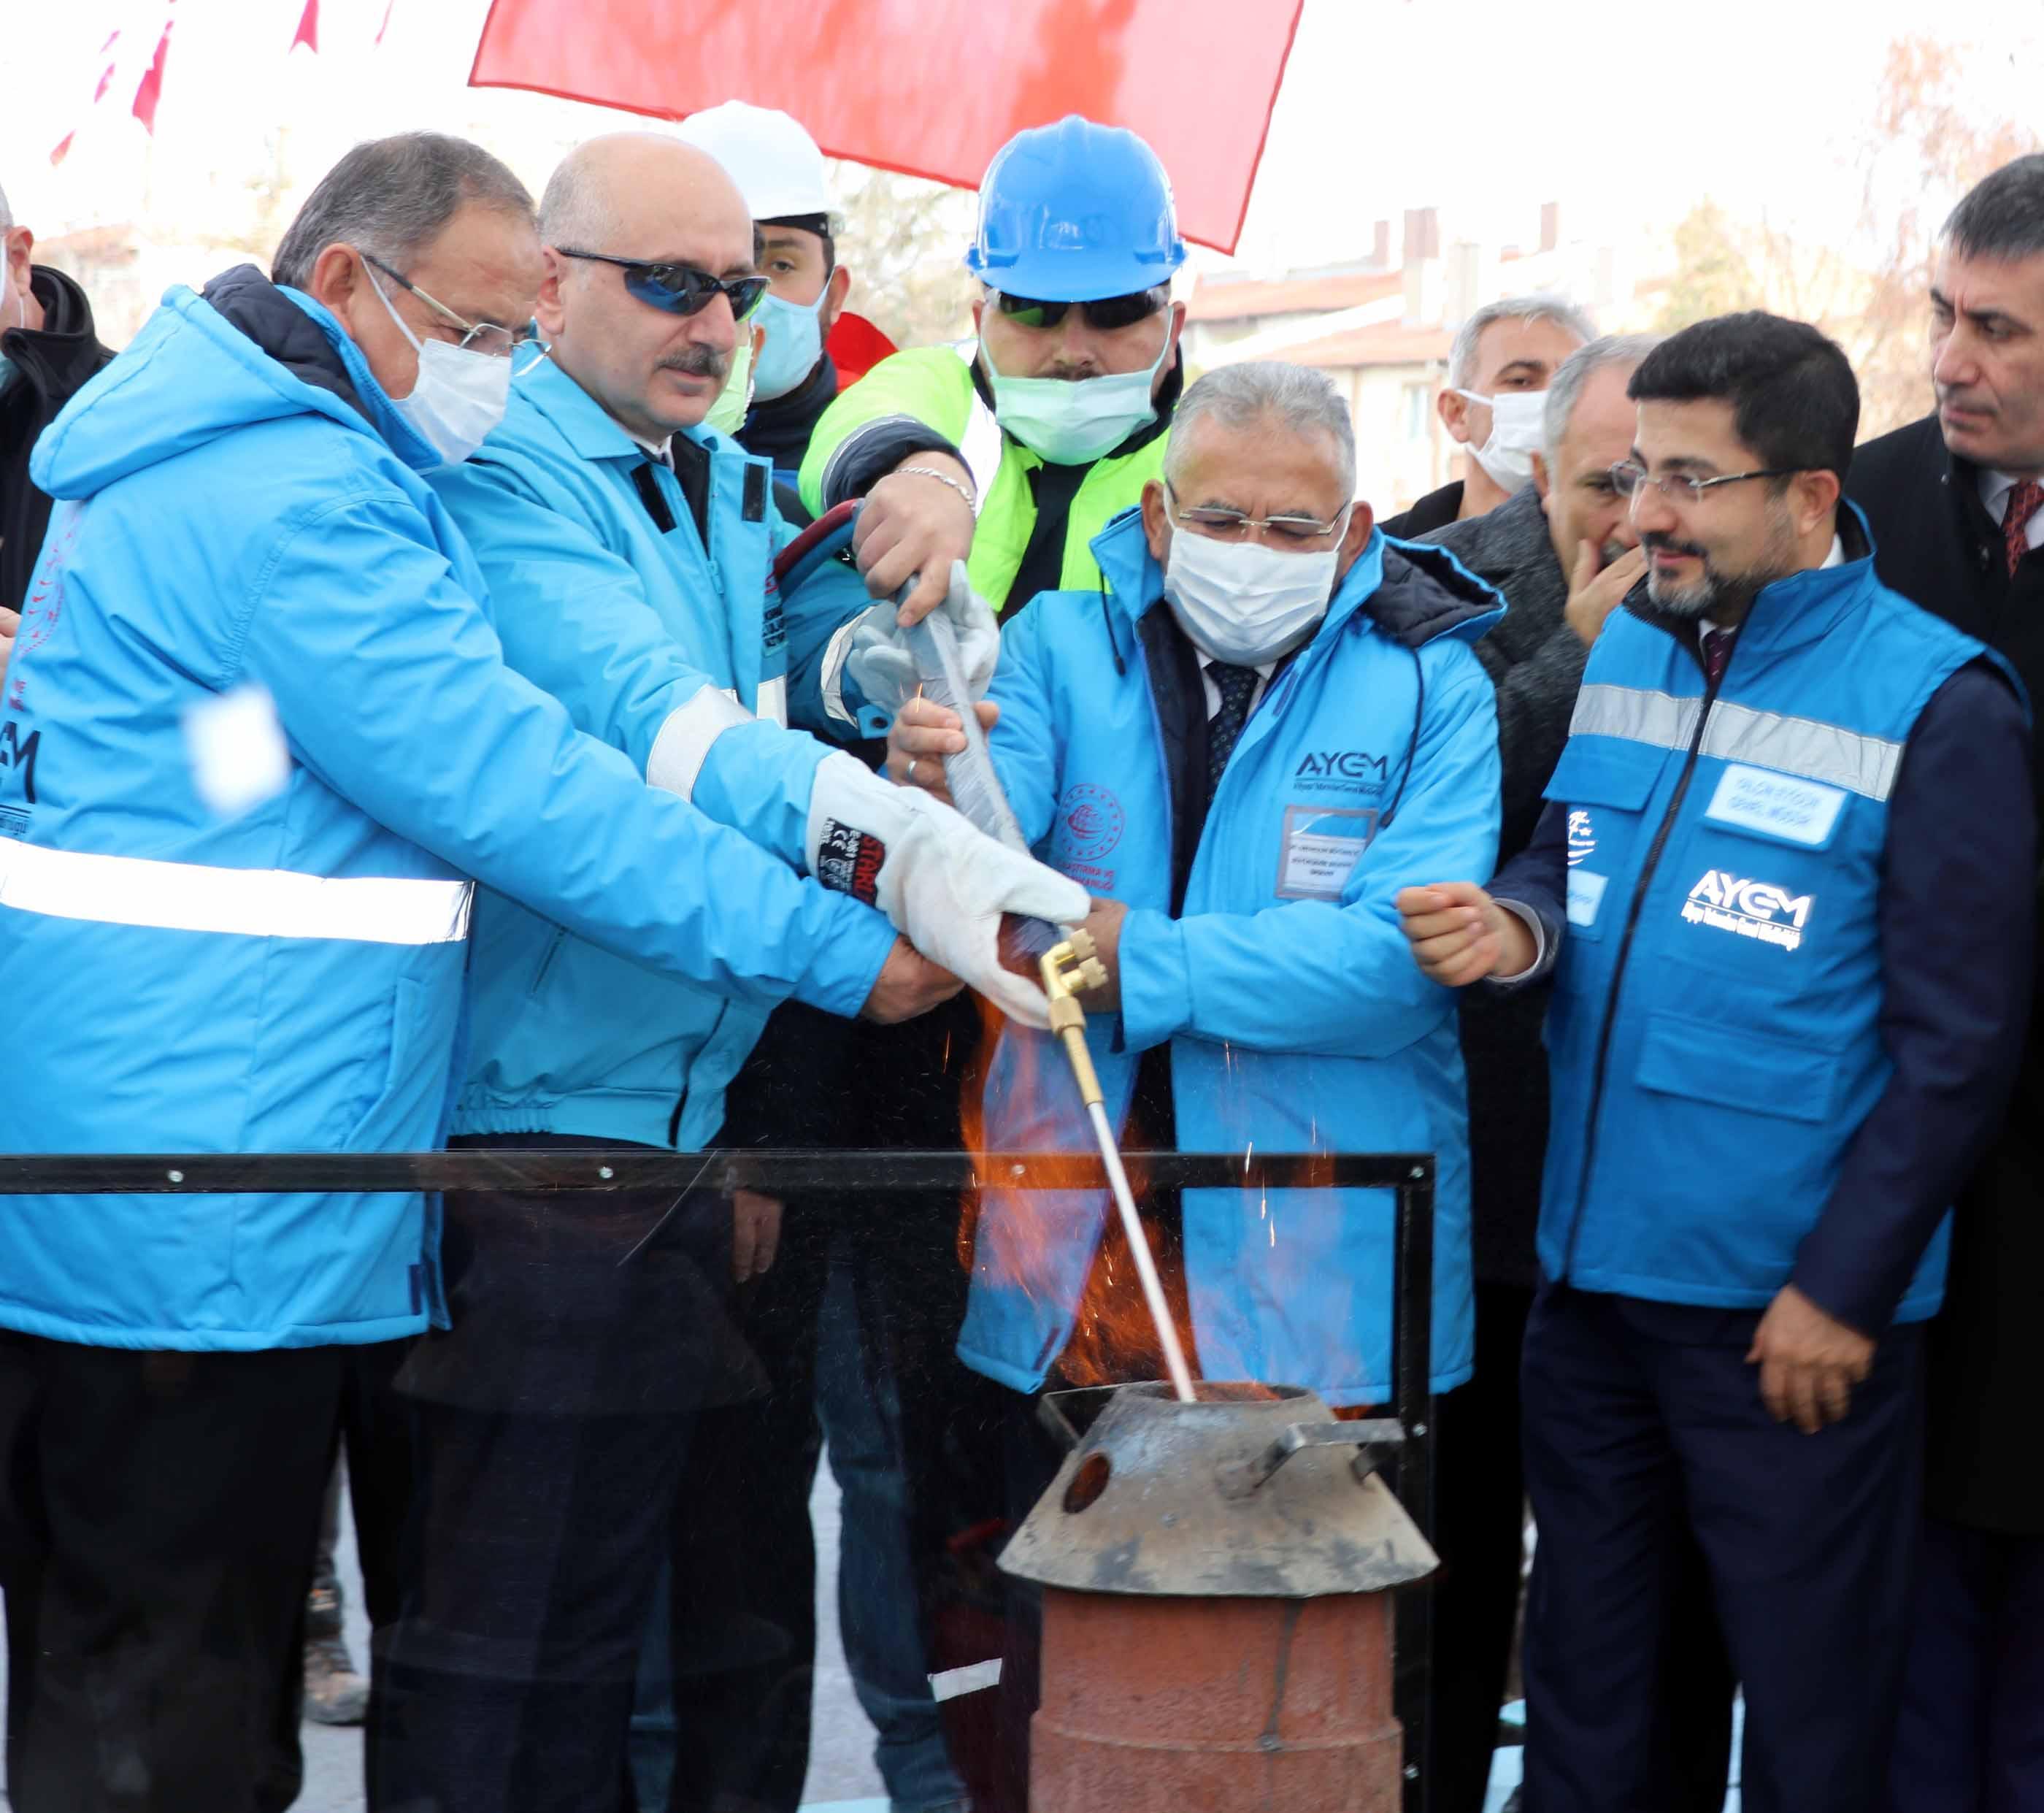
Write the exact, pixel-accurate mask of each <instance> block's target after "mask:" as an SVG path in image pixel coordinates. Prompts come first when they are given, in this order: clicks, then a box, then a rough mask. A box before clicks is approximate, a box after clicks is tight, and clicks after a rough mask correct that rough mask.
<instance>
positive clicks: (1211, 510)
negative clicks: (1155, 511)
mask: <svg viewBox="0 0 2044 1813" xmlns="http://www.w3.org/2000/svg"><path fill="white" fill-rule="evenodd" d="M1164 501H1165V502H1166V503H1167V504H1168V505H1170V510H1171V520H1172V521H1173V522H1181V523H1183V524H1184V525H1185V526H1186V527H1187V528H1189V529H1198V530H1199V531H1200V533H1201V534H1203V535H1210V536H1212V537H1213V538H1214V540H1216V541H1247V540H1249V539H1250V538H1251V537H1265V536H1267V537H1270V539H1271V540H1272V541H1275V542H1277V544H1278V545H1280V546H1285V545H1296V546H1298V547H1304V546H1305V545H1307V544H1308V542H1312V541H1325V540H1326V539H1327V537H1329V536H1331V535H1338V534H1339V533H1341V531H1342V530H1343V529H1345V528H1347V526H1348V519H1349V514H1350V511H1352V510H1354V508H1355V506H1354V504H1353V503H1347V504H1344V505H1343V506H1342V510H1341V514H1339V516H1337V517H1335V519H1334V520H1333V521H1332V522H1320V521H1318V520H1317V519H1316V518H1313V517H1310V516H1251V515H1250V514H1249V513H1248V512H1247V510H1226V509H1223V508H1221V507H1220V506H1217V505H1211V504H1199V505H1196V506H1194V507H1193V509H1191V510H1181V509H1180V508H1179V507H1178V493H1177V492H1176V491H1174V490H1172V488H1171V481H1170V479H1166V480H1165V481H1164Z"/></svg>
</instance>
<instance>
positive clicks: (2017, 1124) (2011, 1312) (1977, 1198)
mask: <svg viewBox="0 0 2044 1813" xmlns="http://www.w3.org/2000/svg"><path fill="white" fill-rule="evenodd" d="M1979 483H1980V474H1979V471H1978V469H1977V468H1975V467H1973V465H1971V464H1969V463H1968V462H1967V461H1965V460H1958V459H1955V458H1954V456H1952V455H1951V454H1950V452H1947V451H1946V447H1945V441H1944V436H1943V434H1942V432H1941V431H1940V429H1939V428H1938V419H1937V417H1936V416H1935V415H1934V414H1933V415H1930V416H1927V417H1925V418H1923V421H1917V422H1912V423H1911V424H1910V425H1909V426H1908V427H1907V428H1900V429H1896V431H1895V432H1894V433H1892V434H1885V435H1883V436H1881V438H1880V439H1879V440H1877V441H1869V442H1868V443H1867V445H1865V446H1864V447H1862V448H1860V449H1859V450H1858V452H1856V453H1855V454H1854V456H1853V464H1852V472H1851V474H1850V477H1849V478H1848V479H1847V481H1846V495H1847V496H1849V497H1850V498H1852V499H1853V501H1854V502H1855V503H1857V504H1858V506H1860V508H1861V510H1865V512H1866V515H1867V520H1868V522H1869V524H1870V525H1872V527H1873V538H1874V542H1875V553H1874V568H1875V570H1876V571H1877V572H1878V573H1879V574H1880V575H1881V578H1882V579H1884V580H1885V582H1886V583H1888V584H1889V585H1891V586H1892V587H1894V588H1895V589H1896V591H1899V592H1900V593H1902V594H1903V595H1904V596H1905V597H1907V598H1910V599H1914V600H1915V602H1917V603H1918V604H1919V605H1921V606H1923V608H1924V609H1925V610H1929V611H1931V612H1934V614H1936V615H1938V616H1939V617H1942V618H1945V619H1946V621H1947V622H1950V623H1954V624H1956V625H1957V626H1958V627H1959V628H1960V629H1963V630H1965V631H1966V632H1967V633H1969V635H1973V636H1977V637H1979V638H1980V639H1981V641H1984V642H1985V643H1986V644H1988V646H1989V647H1991V648H1992V649H1996V650H1997V651H1999V652H2000V653H2001V654H2002V655H2003V656H2004V657H2005V658H2006V659H2007V660H2008V662H2009V664H2010V665H2011V666H2012V667H2013V668H2015V671H2016V672H2017V674H2018V675H2019V676H2020V677H2021V679H2022V680H2023V685H2024V686H2025V687H2027V689H2028V690H2029V693H2030V702H2031V710H2032V712H2033V713H2034V711H2035V710H2037V709H2038V705H2039V703H2040V702H2044V553H2039V552H2034V551H2033V552H2031V553H2030V554H2028V555H2027V556H2025V557H2024V558H2023V560H2021V561H2020V562H2019V564H2017V567H2016V570H2015V576H2014V577H2013V578H2012V579H2011V577H2010V575H2009V572H2008V565H2007V562H2006V560H2005V557H2004V553H2003V551H2002V540H2001V527H2000V524H1999V523H1997V522H1996V521H1995V520H1994V518H1992V516H1991V515H1989V514H1988V510H1987V506H1985V505H1984V504H1983V503H1982V502H1981V499H1980V488H1979ZM2038 754H2039V751H2038V744H2037V742H2036V741H2035V740H2034V739H2033V741H2032V744H2031V773H2032V775H2033V776H2038V773H2039V763H2038ZM1954 935H1960V934H1958V928H1957V927H1956V926H1955V927H1954ZM2040 1008H2044V1000H2040V999H2037V998H2035V997H2033V1000H2032V1003H2031V1022H2030V1041H2029V1045H2028V1047H2027V1049H2026V1051H2025V1053H2024V1055H2023V1070H2022V1073H2021V1075H2020V1076H2019V1079H2018V1081H2017V1084H2016V1089H2015V1105H2014V1107H2013V1108H2012V1109H2011V1112H2010V1114H2009V1118H2008V1126H2007V1127H2006V1128H2005V1130H2004V1132H2003V1134H2002V1136H2001V1137H2000V1140H1999V1141H1997V1142H1996V1145H1995V1147H1994V1149H1992V1151H1991V1152H1990V1153H1988V1157H1987V1160H1986V1161H1985V1162H1984V1164H1982V1166H1981V1170H1980V1173H1979V1175H1978V1176H1977V1178H1976V1179H1975V1180H1974V1182H1973V1186H1972V1187H1970V1188H1969V1190H1968V1191H1967V1192H1966V1194H1965V1196H1964V1197H1963V1198H1962V1199H1961V1202H1960V1204H1959V1213H1958V1220H1957V1222H1956V1223H1955V1225H1954V1229H1953V1238H1952V1261H1951V1269H1950V1282H1949V1284H1947V1286H1946V1303H1945V1310H1944V1313H1943V1314H1942V1315H1941V1316H1939V1318H1938V1320H1937V1322H1935V1323H1934V1325H1933V1327H1932V1330H1931V1383H1930V1399H1929V1417H1928V1423H1929V1430H1930V1470H1929V1476H1928V1486H1929V1496H1930V1506H1931V1511H1932V1512H1933V1513H1934V1515H1938V1516H1939V1517H1943V1518H1946V1519H1950V1520H1951V1521H1953V1522H1958V1523H1964V1524H1967V1525H1970V1526H1974V1527H1977V1528H1980V1529H1986V1530H2006V1531H2013V1532H2017V1533H2020V1534H2028V1535H2044V1443H2040V1442H2038V1440H2037V1406H2038V1397H2039V1395H2040V1394H2044V1314H2040V1313H2039V1307H2038V1306H2039V1303H2040V1301H2044V1297H2040V1292H2044V1012H2040V1011H2039V1010H2040Z"/></svg>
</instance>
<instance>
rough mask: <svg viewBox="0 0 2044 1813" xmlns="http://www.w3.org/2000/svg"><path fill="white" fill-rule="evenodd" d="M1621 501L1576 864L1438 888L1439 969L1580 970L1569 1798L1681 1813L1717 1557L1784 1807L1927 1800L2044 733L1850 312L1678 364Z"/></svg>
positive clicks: (1564, 1737) (1550, 1367)
mask: <svg viewBox="0 0 2044 1813" xmlns="http://www.w3.org/2000/svg"><path fill="white" fill-rule="evenodd" d="M1628 394H1629V395H1631V397H1632V398H1634V400H1635V402H1637V404H1638V405H1639V423H1638V429H1637V433H1636V437H1635V442H1634V446H1633V452H1632V456H1631V460H1628V461H1627V463H1626V464H1623V465H1621V466H1619V467H1618V468H1616V469H1615V471H1614V472H1613V474H1612V476H1613V479H1614V480H1615V481H1616V483H1619V485H1620V486H1621V487H1622V488H1623V490H1624V491H1626V492H1627V494H1628V495H1630V496H1631V498H1632V511H1633V522H1634V524H1635V527H1636V528H1637V529H1638V531H1639V538H1640V542H1641V545H1642V546H1643V547H1644V548H1645V549H1646V551H1647V556H1648V566H1647V576H1646V587H1645V595H1644V596H1642V595H1640V594H1639V593H1638V592H1635V593H1634V594H1633V595H1631V597H1630V598H1629V599H1627V603H1626V606H1625V608H1624V609H1623V610H1619V611H1618V612H1616V614H1614V615H1613V616H1612V618H1611V619H1610V621H1609V622H1608V624H1607V625H1606V626H1605V629H1604V633H1603V634H1602V636H1601V637H1600V638H1599V640H1598V641H1597V643H1596V647H1595V649H1593V652H1592V653H1591V656H1590V661H1589V670H1588V672H1587V673H1586V674H1585V677H1584V684H1583V688H1582V691H1581V696H1580V699H1579V701H1578V703H1577V707H1576V711H1575V716H1574V720H1573V725H1572V727H1571V733H1570V736H1569V741H1568V744H1567V745H1566V748H1565V749H1563V751H1562V757H1561V760H1560V763H1559V764H1558V766H1557V768H1556V769H1555V771H1554V778H1553V780H1552V781H1551V782H1550V784H1549V786H1548V787H1547V789H1546V793H1547V798H1548V800H1549V802H1550V803H1549V805H1548V807H1547V810H1546V814H1545V815H1544V817H1543V820H1542V824H1541V828H1540V830H1539V833H1538V834H1537V835H1536V837H1535V841H1534V843H1533V845H1531V848H1530V849H1528V850H1527V852H1526V853H1525V854H1524V855H1523V856H1521V857H1520V858H1519V859H1517V860H1515V861H1514V862H1512V864H1509V865H1508V867H1507V868H1506V869H1505V870H1504V872H1503V873H1502V874H1501V875H1500V876H1498V877H1497V879H1496V880H1495V881H1494V882H1493V883H1492V884H1491V886H1490V888H1489V891H1487V892H1486V891H1485V890H1484V889H1482V888H1479V887H1475V886H1473V884H1470V883H1448V884H1445V885H1437V886H1434V887H1416V888H1413V889H1412V890H1409V891H1408V892H1407V893H1406V894H1405V895H1403V896H1402V897H1401V899H1400V906H1401V909H1402V910H1404V913H1405V914H1406V915H1407V930H1408V935H1409V936H1410V937H1411V938H1412V941H1413V945H1414V949H1415V953H1416V957H1417V958H1418V960H1419V964H1420V968H1422V970H1423V972H1425V973H1427V975H1429V976H1434V977H1435V978H1436V979H1438V980H1441V981H1443V982H1447V983H1450V984H1454V985H1458V986H1459V985H1462V984H1466V983H1470V982H1472V981H1475V980H1478V979H1480V978H1481V977H1484V976H1496V977H1500V978H1504V979H1512V980H1529V979H1532V978H1535V977H1539V976H1544V975H1549V974H1551V976H1552V977H1553V981H1554V1000H1553V1005H1552V1007H1550V1010H1549V1014H1548V1021H1547V1046H1548V1051H1549V1053H1550V1058H1551V1060H1552V1072H1553V1103H1554V1108H1553V1117H1552V1130H1551V1134H1550V1142H1549V1145H1548V1153H1547V1165H1546V1177H1545V1181H1544V1184H1543V1199H1542V1204H1541V1218H1540V1230H1539V1254H1540V1265H1541V1271H1542V1273H1543V1280H1544V1281H1543V1286H1542V1289H1541V1293H1540V1295H1539V1298H1538V1299H1537V1300H1536V1302H1535V1306H1534V1309H1533V1312H1532V1316H1531V1321H1530V1322H1529V1324H1528V1326H1527V1336H1526V1347H1525V1366H1524V1403H1525V1418H1526V1476H1527V1491H1528V1493H1529V1495H1531V1499H1532V1503H1533V1509H1534V1513H1535V1517H1536V1518H1537V1519H1538V1520H1539V1529H1540V1542H1539V1550H1538V1553H1537V1557H1536V1559H1535V1565H1534V1575H1533V1584H1532V1591H1531V1599H1530V1601H1529V1603H1528V1607H1527V1630H1526V1657H1525V1667H1526V1685H1527V1748H1526V1790H1525V1800H1526V1809H1527V1813H1605V1810H1609V1813H1619V1810H1620V1809H1626V1810H1628V1813H1629V1810H1631V1809H1635V1808H1639V1807H1658V1806H1662V1805H1666V1804H1669V1803H1671V1802H1672V1801H1673V1799H1674V1798H1675V1795H1674V1791H1673V1784H1670V1783H1668V1782H1666V1781H1662V1780H1655V1779H1654V1776H1653V1770H1652V1763H1653V1759H1654V1757H1655V1755H1656V1754H1657V1750H1656V1746H1654V1744H1653V1742H1651V1738H1652V1734H1653V1733H1654V1730H1656V1728H1657V1726H1658V1724H1659V1723H1661V1721H1662V1718H1663V1716H1664V1709H1662V1707H1658V1705H1657V1704H1656V1703H1655V1699H1656V1686H1657V1684H1658V1683H1659V1682H1661V1681H1662V1680H1665V1679H1666V1671H1665V1670H1664V1669H1662V1667H1661V1666H1659V1657H1660V1656H1661V1653H1662V1646H1663V1645H1664V1644H1665V1643H1666V1642H1667V1641H1669V1635H1670V1630H1669V1622H1668V1613H1669V1588H1670V1585H1671V1583H1672V1582H1673V1580H1674V1578H1675V1577H1676V1574H1677V1566H1676V1561H1677V1554H1678V1553H1679V1550H1680V1548H1681V1545H1682V1544H1683V1542H1684V1541H1685V1538H1684V1532H1685V1529H1686V1530H1688V1531H1690V1532H1693V1535H1694V1539H1695V1541H1696V1543H1697V1544H1698V1545H1700V1548H1701V1549H1702V1550H1703V1553H1704V1559H1705V1562H1706V1564H1707V1565H1708V1568H1709V1570H1710V1572H1711V1576H1712V1583H1713V1586H1714V1588H1715V1596H1716V1601H1717V1607H1718V1612H1719V1619H1720V1622H1722V1624H1723V1631H1724V1636H1725V1639H1726V1643H1727V1649H1728V1650H1729V1652H1730V1654H1731V1660H1732V1663H1733V1666H1734V1668H1735V1671H1736V1673H1737V1674H1738V1676H1739V1680H1740V1681H1741V1682H1742V1684H1743V1686H1744V1689H1745V1694H1746V1742H1745V1755H1744V1759H1743V1764H1742V1774H1741V1782H1742V1792H1743V1794H1744V1796H1745V1804H1746V1807H1748V1808H1750V1809H1751V1810H1752V1813H1856V1810H1858V1809H1863V1808H1865V1807H1874V1806H1878V1805H1880V1804H1881V1803H1882V1795H1883V1793H1884V1792H1885V1763H1886V1746H1887V1742H1888V1737H1889V1734H1891V1732H1892V1729H1893V1725H1894V1720H1895V1716H1896V1702H1897V1697H1898V1693H1899V1687H1900V1664H1901V1657H1902V1642H1903V1635H1904V1608H1905V1607H1906V1605H1907V1603H1908V1589H1909V1582H1910V1577H1911V1566H1912V1560H1913V1553H1914V1545H1915V1534H1916V1530H1917V1515H1918V1508H1919V1492H1920V1472H1921V1455H1920V1452H1919V1447H1920V1442H1921V1384H1920V1367H1921V1359H1922V1354H1921V1345H1922V1325H1923V1322H1924V1320H1925V1319H1926V1318H1928V1317H1929V1316H1930V1315H1931V1314H1932V1313H1933V1312H1934V1311H1935V1310H1936V1308H1937V1307H1938V1300H1939V1298H1940V1296H1941V1295H1942V1290H1943V1284H1944V1267H1945V1250H1946V1224H1947V1220H1948V1216H1947V1212H1946V1211H1947V1207H1948V1205H1949V1204H1950V1203H1951V1201H1952V1200H1953V1198H1954V1195H1955V1194H1956V1192H1957V1191H1958V1187H1959V1186H1960V1184H1961V1183H1963V1182H1964V1180H1965V1178H1966V1176H1967V1175H1968V1173H1969V1171H1970V1170H1971V1169H1972V1168H1973V1165H1974V1164H1975V1163H1976V1162H1977V1159H1978V1157H1979V1155H1980V1153H1981V1149H1982V1147H1983V1145H1984V1143H1985V1141H1987V1139H1988V1137H1990V1136H1991V1135H1992V1133H1993V1131H1994V1130H1995V1129H1996V1126H1997V1125H1998V1123H1999V1121H2000V1115H2001V1112H2002V1110H2003V1107H2004V1103H2005V1102H2006V1100H2007V1098H2008V1090H2009V1088H2010V1086H2011V1083H2012V1081H2013V1080H2014V1076H2015V1065H2016V1062H2017V1060H2018V1057H2019V1052H2020V1049H2021V1044H2022V1037H2023V1011H2024V1007H2025V1004H2026V1003H2027V1001H2028V999H2029V978H2030V964H2031V938H2032V914H2033V907H2032V900H2033V891H2034V885H2035V874H2036V870H2035V860H2034V859H2035V853H2034V847H2033V845H2034V831H2033V819H2032V814H2031V800H2030V772H2029V764H2028V741H2027V730H2026V725H2025V719H2024V712H2023V706H2022V703H2021V702H2020V699H2019V695H2018V692H2017V690H2016V688H2015V685H2014V683H2012V681H2011V678H2010V676H2009V675H2008V671H2007V670H2006V669H2005V668H2004V667H2003V666H2002V665H2001V664H2000V662H1999V660H1997V659H1996V657H1994V656H1989V655H1988V654H1987V652H1986V651H1985V650H1984V649H1983V648H1982V647H1981V645H1980V644H1979V643H1977V642H1976V641H1972V640H1971V639H1970V638H1969V637H1965V636H1964V635H1961V633H1958V631H1957V630H1955V629H1951V628H1950V627H1948V626H1946V625H1945V624H1943V623H1941V622H1938V621H1937V620H1936V619H1935V618H1932V617H1931V616H1929V615H1928V614H1925V613H1923V612H1922V611H1919V610H1917V609H1916V608H1915V606H1912V605H1911V604H1909V603H1908V602H1907V601H1906V600H1904V599H1902V598H1901V597H1900V596H1899V595H1897V594H1896V593H1893V592H1891V591H1888V589H1887V588H1886V587H1884V586H1882V585H1881V583H1880V582H1879V580H1878V579H1876V577H1875V576H1874V572H1873V561H1872V548H1871V545H1870V543H1869V539H1868V537H1867V533H1866V531H1865V525H1864V523H1863V522H1862V521H1861V518H1860V517H1859V515H1858V512H1857V511H1856V510H1853V509H1851V508H1850V506H1847V507H1846V508H1844V509H1841V508H1840V507H1839V491H1840V487H1841V484H1842V480H1843V477H1844V473H1845V469H1846V462H1847V461H1848V460H1849V459H1850V456H1851V453H1852V443H1853V432H1854V427H1855V425H1857V422H1858V414H1859V395H1858V387H1857V386H1856V385H1855V383H1854V381H1853V375H1852V371H1851V368H1850V367H1849V366H1848V365H1847V364H1846V360H1845V356H1844V354H1843V353H1842V352H1840V351H1839V350H1838V348H1837V347H1836V346H1835V345H1832V344H1831V341H1827V339H1825V338H1824V337H1823V335H1822V334H1820V333H1818V332H1817V330H1816V329H1814V328H1812V327H1809V326H1807V325H1804V324H1803V323H1801V322H1798V321H1783V320H1781V319H1778V318H1776V317H1774V316H1771V315H1765V314H1744V315H1730V316H1726V317H1724V318H1721V319H1719V320H1716V321H1706V322H1704V323H1702V324H1700V325H1698V326H1696V327H1692V328H1690V329H1687V330H1686V331H1685V332H1683V333H1679V334H1677V335H1676V336H1674V337H1673V338H1672V339H1670V340H1669V341H1666V342H1665V343H1664V344H1663V345H1661V346H1660V347H1658V348H1656V349H1655V350H1654V352H1651V353H1650V354H1649V355H1648V356H1647V357H1646V360H1645V361H1644V362H1643V363H1642V364H1641V365H1640V367H1639V370H1638V371H1636V372H1635V374H1634V375H1633V377H1632V379H1631V384H1630V386H1629V392H1628Z"/></svg>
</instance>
